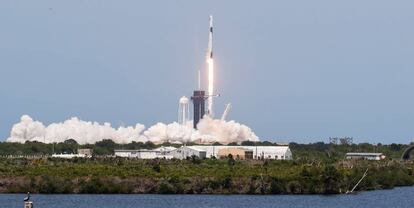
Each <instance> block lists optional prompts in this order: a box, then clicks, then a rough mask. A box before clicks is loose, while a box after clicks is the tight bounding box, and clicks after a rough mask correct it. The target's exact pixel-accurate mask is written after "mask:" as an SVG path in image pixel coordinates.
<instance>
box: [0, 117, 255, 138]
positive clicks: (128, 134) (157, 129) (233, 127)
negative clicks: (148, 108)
mask: <svg viewBox="0 0 414 208" xmlns="http://www.w3.org/2000/svg"><path fill="white" fill-rule="evenodd" d="M68 139H74V140H75V141H76V142H78V143H79V144H93V143H96V142H98V141H102V140H104V139H111V140H113V141H114V142H116V143H120V144H126V143H131V142H133V141H135V142H147V141H150V142H153V143H155V144H161V143H164V142H171V143H186V142H195V143H200V144H207V143H214V142H220V143H222V144H228V143H231V142H238V143H240V142H242V141H247V140H249V141H259V138H258V137H257V136H256V135H255V134H254V132H253V131H252V130H251V129H250V128H249V127H247V126H245V125H243V124H239V123H237V122H235V121H228V122H227V121H223V120H219V119H212V118H211V117H209V116H204V118H203V119H202V120H201V121H200V123H199V124H198V130H195V129H193V128H192V121H188V122H187V123H186V124H184V125H181V124H178V123H177V122H173V123H170V124H164V123H157V124H155V125H153V126H151V127H149V128H148V129H145V126H144V125H142V124H136V125H135V126H127V127H123V126H121V127H118V128H114V127H112V126H111V124H110V123H103V124H100V123H98V122H90V121H82V120H80V119H79V118H76V117H73V118H70V119H68V120H66V121H64V122H60V123H52V124H50V125H48V126H45V125H44V124H43V123H41V122H39V121H35V120H33V119H32V118H31V117H30V116H28V115H23V116H22V117H21V118H20V122H19V123H16V124H14V125H13V127H12V129H11V132H10V137H9V138H7V140H6V141H7V142H18V143H25V142H26V141H38V142H44V143H54V142H57V143H59V142H64V141H65V140H68Z"/></svg>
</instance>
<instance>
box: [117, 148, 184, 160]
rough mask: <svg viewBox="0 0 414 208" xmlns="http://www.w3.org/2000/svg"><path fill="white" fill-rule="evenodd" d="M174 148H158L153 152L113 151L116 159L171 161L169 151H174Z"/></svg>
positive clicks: (144, 150)
mask: <svg viewBox="0 0 414 208" xmlns="http://www.w3.org/2000/svg"><path fill="white" fill-rule="evenodd" d="M175 149H176V148H175V147H159V148H157V149H153V150H147V149H140V150H114V152H115V156H117V157H129V158H138V159H156V158H165V159H171V158H172V156H171V151H173V150H175Z"/></svg>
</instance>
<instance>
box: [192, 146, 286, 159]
mask: <svg viewBox="0 0 414 208" xmlns="http://www.w3.org/2000/svg"><path fill="white" fill-rule="evenodd" d="M188 147H191V148H197V149H200V150H204V151H206V153H207V154H206V157H207V158H210V157H216V158H219V151H220V150H222V149H229V148H242V149H247V150H250V151H253V159H273V160H291V159H292V152H291V151H290V148H289V146H215V145H211V146H201V145H197V146H188Z"/></svg>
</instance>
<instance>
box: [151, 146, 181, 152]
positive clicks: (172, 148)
mask: <svg viewBox="0 0 414 208" xmlns="http://www.w3.org/2000/svg"><path fill="white" fill-rule="evenodd" d="M175 149H177V148H175V147H158V148H156V149H153V150H154V151H158V152H170V151H173V150H175Z"/></svg>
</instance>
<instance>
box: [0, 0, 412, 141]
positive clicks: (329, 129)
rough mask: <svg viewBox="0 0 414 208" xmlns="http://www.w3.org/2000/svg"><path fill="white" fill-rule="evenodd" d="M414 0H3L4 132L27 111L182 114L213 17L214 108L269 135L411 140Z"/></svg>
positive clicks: (118, 120)
mask: <svg viewBox="0 0 414 208" xmlns="http://www.w3.org/2000/svg"><path fill="white" fill-rule="evenodd" d="M412 11H414V2H412V1H408V0H406V1H398V2H391V1H385V0H368V1H357V0H350V1H346V2H333V1H322V0H316V1H311V2H310V1H305V0H301V1H289V2H284V1H261V2H260V3H249V1H218V0H217V1H208V2H195V1H159V0H156V1H148V2H145V3H143V2H138V1H132V0H130V1H122V2H119V1H111V2H110V1H107V2H103V1H99V0H90V1H84V0H73V1H67V2H57V1H53V0H48V1H46V0H40V1H33V2H30V1H27V2H25V3H24V4H23V3H21V2H16V1H3V2H1V3H0V25H2V29H1V32H0V98H1V101H2V103H1V105H0V106H1V108H0V140H2V139H5V138H7V137H8V136H9V133H10V129H11V127H12V125H13V124H14V123H17V122H18V121H19V120H20V117H21V116H22V115H24V114H28V115H30V116H31V117H33V118H34V119H36V120H39V121H42V122H44V124H49V123H52V122H60V121H63V120H66V119H68V118H70V117H73V116H76V117H79V118H81V119H82V120H88V121H98V122H101V123H103V122H110V123H112V125H113V126H120V125H135V124H136V123H142V124H145V125H146V126H147V127H149V126H151V125H153V124H155V123H156V122H164V123H169V122H172V121H175V120H177V110H178V99H179V98H180V97H181V96H183V95H186V96H190V94H191V91H192V90H193V89H194V88H196V87H197V70H198V69H201V70H205V67H206V65H205V60H204V58H205V52H206V47H207V40H208V16H209V15H210V14H212V15H214V18H215V22H214V25H215V28H214V29H215V31H214V32H215V43H214V48H215V49H214V57H215V69H216V86H215V87H216V89H218V91H219V93H220V94H221V95H222V96H221V97H219V98H217V99H215V109H216V114H218V115H220V114H221V112H222V111H223V108H224V105H225V104H226V103H228V102H231V103H232V106H233V108H232V111H231V113H230V115H229V118H230V119H234V120H236V121H237V122H240V123H243V124H246V125H248V126H249V127H251V129H252V130H253V131H254V132H255V133H256V135H257V136H259V137H260V138H261V139H262V140H270V141H294V142H301V143H308V142H314V141H325V142H327V139H328V137H336V136H350V137H354V140H355V142H357V143H360V142H370V143H377V142H381V143H393V142H395V143H409V142H411V141H413V140H414V139H413V138H414V128H413V124H414V108H413V106H414V97H413V96H412V93H411V89H413V88H414V82H413V81H412V80H413V77H414V70H413V69H414V59H413V54H414V41H413V37H414V28H413V27H411V25H412V22H413V21H414V13H413V12H412Z"/></svg>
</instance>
